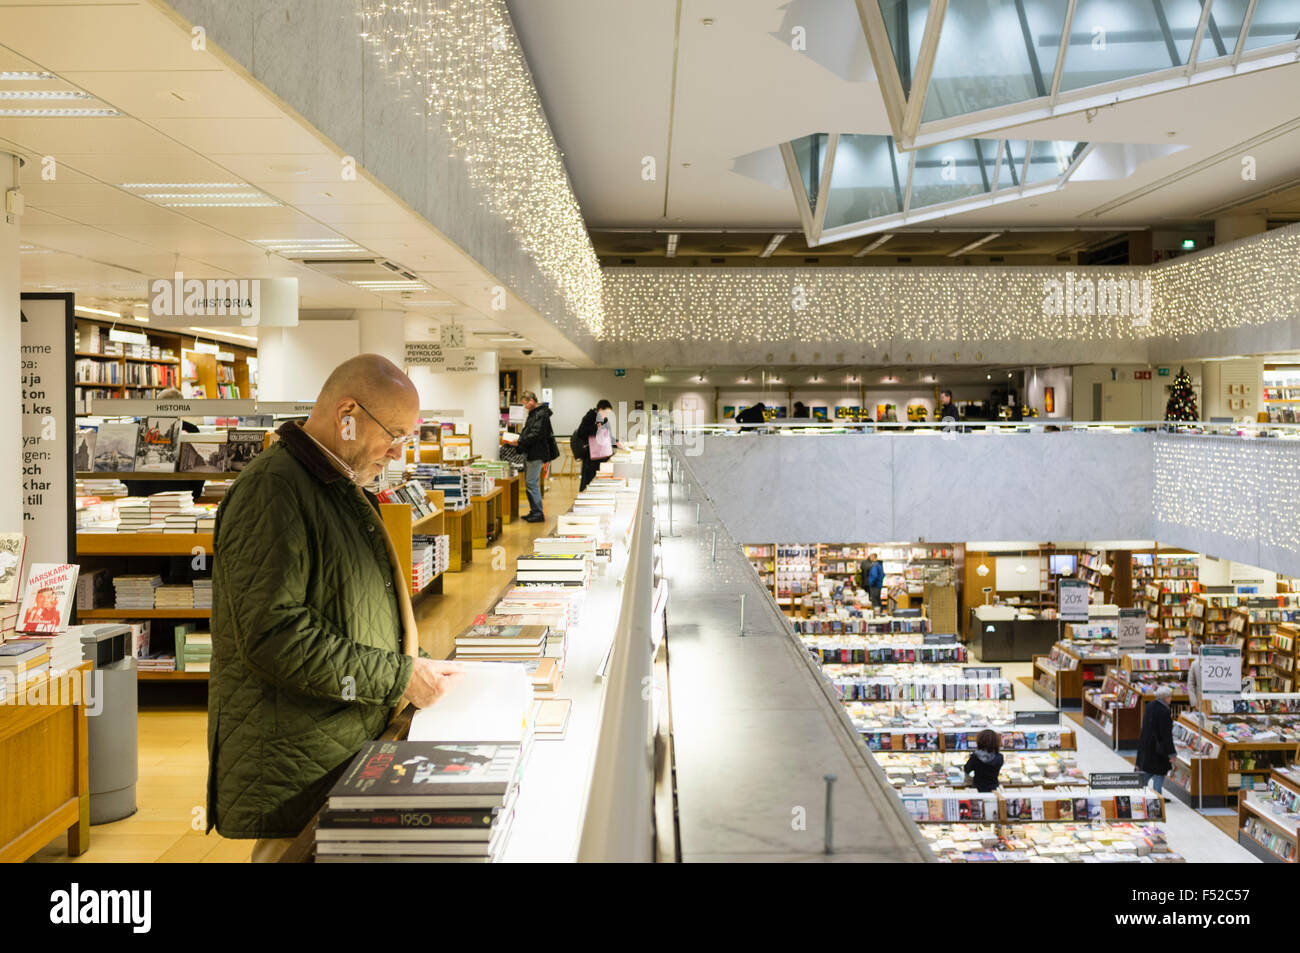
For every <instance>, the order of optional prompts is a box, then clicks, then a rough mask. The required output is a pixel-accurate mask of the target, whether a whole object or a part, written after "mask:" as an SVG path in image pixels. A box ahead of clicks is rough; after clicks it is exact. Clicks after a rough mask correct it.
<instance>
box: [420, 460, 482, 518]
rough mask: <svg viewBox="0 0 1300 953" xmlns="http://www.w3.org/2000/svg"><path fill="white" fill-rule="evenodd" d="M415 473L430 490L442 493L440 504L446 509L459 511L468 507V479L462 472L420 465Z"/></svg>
mask: <svg viewBox="0 0 1300 953" xmlns="http://www.w3.org/2000/svg"><path fill="white" fill-rule="evenodd" d="M415 473H416V476H418V477H420V478H421V479H422V480H425V481H427V482H428V483H429V488H430V489H432V490H440V491H441V492H442V503H443V506H445V507H446V508H447V509H449V510H460V509H464V508H465V507H467V506H469V504H470V500H469V496H470V494H469V477H468V476H466V475H465V473H463V472H462V471H460V470H444V469H442V468H441V467H435V466H430V465H427V464H420V465H419V466H417V467H416V468H415Z"/></svg>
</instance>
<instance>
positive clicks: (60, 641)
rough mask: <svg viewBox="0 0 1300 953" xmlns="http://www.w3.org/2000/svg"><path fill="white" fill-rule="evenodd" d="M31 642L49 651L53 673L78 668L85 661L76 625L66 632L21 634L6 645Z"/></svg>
mask: <svg viewBox="0 0 1300 953" xmlns="http://www.w3.org/2000/svg"><path fill="white" fill-rule="evenodd" d="M25 642H30V643H31V644H33V645H38V646H41V647H42V648H44V649H45V650H46V651H47V652H48V653H49V662H50V665H49V670H50V672H51V673H52V674H58V673H59V672H66V671H68V669H72V668H76V667H77V666H78V665H80V664H81V663H82V661H84V656H83V655H82V651H81V632H80V629H79V627H76V626H74V627H73V628H71V629H69V630H68V631H66V632H56V633H53V634H51V635H20V636H19V637H18V638H17V639H12V640H10V641H8V642H5V643H4V644H5V645H6V646H9V645H15V644H22V643H25Z"/></svg>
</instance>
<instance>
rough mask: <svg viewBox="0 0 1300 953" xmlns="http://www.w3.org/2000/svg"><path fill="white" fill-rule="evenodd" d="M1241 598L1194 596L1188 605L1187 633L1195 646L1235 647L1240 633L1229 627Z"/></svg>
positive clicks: (1233, 596)
mask: <svg viewBox="0 0 1300 953" xmlns="http://www.w3.org/2000/svg"><path fill="white" fill-rule="evenodd" d="M1241 598H1242V597H1241V596H1236V595H1226V594H1219V595H1200V596H1193V597H1192V599H1191V601H1190V602H1189V603H1188V604H1187V633H1188V635H1189V636H1190V637H1191V639H1192V643H1193V644H1194V645H1205V644H1207V643H1209V644H1211V645H1235V644H1236V643H1237V641H1238V633H1236V632H1234V631H1233V630H1232V628H1231V626H1230V625H1229V622H1230V620H1231V618H1232V611H1233V610H1234V609H1236V608H1237V607H1238V605H1240V600H1241Z"/></svg>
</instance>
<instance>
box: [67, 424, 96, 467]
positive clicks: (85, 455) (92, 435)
mask: <svg viewBox="0 0 1300 953" xmlns="http://www.w3.org/2000/svg"><path fill="white" fill-rule="evenodd" d="M98 439H99V431H97V430H94V429H83V430H78V431H77V442H76V450H75V451H74V452H73V455H72V459H73V463H72V468H73V469H74V470H76V471H77V472H78V473H86V472H88V471H89V470H90V468H91V467H92V466H94V465H95V444H96V442H97V441H98Z"/></svg>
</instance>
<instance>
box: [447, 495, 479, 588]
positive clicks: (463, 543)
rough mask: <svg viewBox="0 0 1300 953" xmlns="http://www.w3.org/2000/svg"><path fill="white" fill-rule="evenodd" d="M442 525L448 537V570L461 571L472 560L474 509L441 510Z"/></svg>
mask: <svg viewBox="0 0 1300 953" xmlns="http://www.w3.org/2000/svg"><path fill="white" fill-rule="evenodd" d="M443 517H444V521H443V526H444V527H446V531H447V535H448V536H449V537H450V539H449V541H448V542H449V546H448V548H449V550H450V553H449V558H448V564H447V571H448V572H461V571H463V570H464V569H465V567H466V566H467V565H468V564H469V563H471V562H473V560H474V509H473V507H469V506H467V507H465V508H464V509H459V510H444V511H443Z"/></svg>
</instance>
